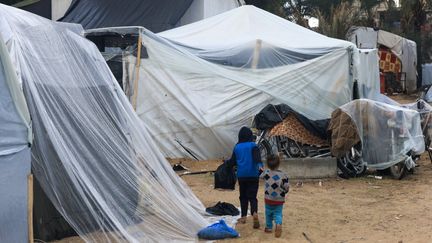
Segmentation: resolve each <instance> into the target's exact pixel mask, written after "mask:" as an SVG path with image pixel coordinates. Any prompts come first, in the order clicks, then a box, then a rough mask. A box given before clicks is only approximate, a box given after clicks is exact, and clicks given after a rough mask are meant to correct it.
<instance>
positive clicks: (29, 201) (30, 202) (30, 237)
mask: <svg viewBox="0 0 432 243" xmlns="http://www.w3.org/2000/svg"><path fill="white" fill-rule="evenodd" d="M27 195H28V198H27V221H28V241H29V243H34V239H33V175H32V174H30V175H28V177H27Z"/></svg>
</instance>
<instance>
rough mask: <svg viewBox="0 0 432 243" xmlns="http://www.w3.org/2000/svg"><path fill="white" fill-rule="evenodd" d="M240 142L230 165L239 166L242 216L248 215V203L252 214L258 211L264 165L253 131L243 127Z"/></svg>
mask: <svg viewBox="0 0 432 243" xmlns="http://www.w3.org/2000/svg"><path fill="white" fill-rule="evenodd" d="M238 139H239V140H238V143H237V144H236V146H235V147H234V151H233V153H232V156H231V159H229V160H227V161H226V163H227V165H228V166H237V179H238V182H239V187H240V207H241V216H242V217H245V216H246V215H247V210H248V205H249V204H250V207H251V214H252V215H253V214H254V213H257V212H258V200H257V193H258V187H259V175H260V169H261V168H262V167H263V163H262V162H261V154H260V151H259V148H258V146H257V145H256V143H255V142H254V141H253V134H252V131H251V130H250V129H249V128H247V127H242V128H241V129H240V132H239V135H238Z"/></svg>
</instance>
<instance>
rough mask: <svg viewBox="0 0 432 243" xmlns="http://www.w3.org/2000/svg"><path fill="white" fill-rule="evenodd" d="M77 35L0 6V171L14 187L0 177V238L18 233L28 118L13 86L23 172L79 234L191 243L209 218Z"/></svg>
mask: <svg viewBox="0 0 432 243" xmlns="http://www.w3.org/2000/svg"><path fill="white" fill-rule="evenodd" d="M77 31H80V32H81V31H83V30H82V28H81V29H80V26H76V25H70V24H68V25H65V24H61V23H55V22H51V21H49V20H46V19H43V18H41V17H39V16H36V15H33V14H29V13H27V12H24V11H22V10H18V9H15V8H12V7H8V6H5V5H1V4H0V37H1V38H2V40H3V41H2V45H3V44H6V47H7V51H4V48H3V46H2V49H0V50H1V51H0V54H1V55H0V56H1V64H2V74H1V75H2V76H0V77H2V78H1V79H0V85H2V88H1V89H0V92H1V93H0V94H1V96H0V99H2V101H6V102H5V103H3V102H2V103H1V105H0V112H1V114H2V115H1V116H0V123H1V125H2V126H1V127H0V134H1V135H2V136H1V138H0V152H1V153H2V154H1V155H0V163H1V166H2V170H1V175H5V173H16V174H15V175H14V176H16V178H13V179H14V180H15V179H16V183H17V184H15V185H13V188H14V189H13V190H11V189H12V186H11V187H10V188H3V187H5V186H8V185H9V183H10V182H3V181H1V182H0V183H1V184H0V185H1V186H2V188H1V191H2V200H1V201H2V202H1V205H2V206H5V207H7V208H2V209H1V213H2V215H1V216H2V217H1V223H2V224H1V225H0V233H1V235H0V239H2V242H3V239H9V236H11V237H13V234H14V232H17V233H16V234H18V232H19V233H20V236H21V237H25V234H27V233H26V232H27V227H25V228H24V226H23V225H24V224H25V223H26V221H25V219H23V217H24V215H26V213H25V212H24V211H23V210H26V207H25V206H26V205H25V204H26V201H25V199H26V196H25V194H24V191H25V186H26V185H25V181H23V180H25V176H26V175H27V174H28V172H29V151H28V144H29V140H28V138H29V131H28V127H29V125H28V124H29V119H28V115H26V114H27V113H26V110H25V106H24V105H23V104H24V101H23V99H22V93H20V89H19V88H17V85H18V84H19V83H22V85H23V86H24V93H25V98H26V101H27V104H28V108H29V111H30V116H31V118H32V122H33V132H34V141H33V147H32V161H31V162H32V171H33V173H34V175H35V178H36V179H37V181H38V182H39V183H40V185H41V187H42V188H43V190H44V192H45V193H46V194H47V196H48V198H49V200H50V202H51V203H52V204H53V205H54V206H55V208H56V209H57V210H58V211H59V212H60V214H61V215H62V216H63V217H64V218H65V219H66V221H67V222H68V223H69V224H70V225H71V226H72V227H73V229H74V230H75V231H76V232H77V233H78V234H79V235H80V236H81V237H82V238H83V239H84V240H86V241H91V242H124V241H126V242H149V241H155V242H166V241H171V240H172V241H186V240H187V241H191V240H194V239H195V238H196V234H197V232H198V231H199V230H200V229H202V228H203V227H205V226H206V225H207V224H208V222H207V220H206V219H205V218H204V217H203V216H202V214H203V213H204V210H205V209H204V207H203V205H202V204H201V202H200V201H199V200H198V199H197V198H196V197H195V196H194V194H193V193H192V191H191V190H190V188H189V187H188V186H187V185H186V184H185V182H184V181H182V180H181V179H180V178H179V177H178V176H177V175H176V174H175V173H174V171H173V170H172V168H171V166H170V165H169V163H168V162H167V161H166V159H165V158H164V156H163V155H162V154H161V153H160V152H159V150H158V148H157V146H156V144H155V141H154V140H153V139H152V138H151V137H150V134H149V133H148V130H147V128H146V127H144V126H143V124H142V122H141V121H140V119H139V118H138V116H137V115H136V113H135V112H134V111H133V109H132V107H131V105H130V103H129V101H128V100H127V99H126V97H125V95H124V93H123V92H122V91H121V87H120V86H119V85H118V84H117V82H116V80H115V78H114V76H113V75H112V73H111V72H110V70H109V68H108V66H107V64H106V62H105V60H104V59H103V57H102V56H101V54H100V53H99V52H98V50H97V49H96V47H95V46H94V44H93V43H91V42H89V41H88V40H86V39H84V38H83V37H82V36H80V35H78V34H77V33H76V32H77ZM9 57H10V59H11V63H12V65H9V61H8V58H9ZM5 70H6V71H5ZM15 74H17V75H18V80H14V77H13V75H15ZM5 80H6V81H5ZM7 90H9V92H8V91H7ZM20 97H21V98H20ZM3 125H6V126H7V128H8V131H5V130H4V129H3V128H4V127H3ZM3 136H5V137H6V138H10V139H4V137H3ZM20 163H22V164H20ZM15 166H16V168H14V167H15ZM8 170H9V171H10V172H8ZM10 176H11V175H10V174H8V177H7V178H9V177H10ZM2 179H3V177H2ZM3 193H4V194H3ZM9 195H10V196H11V198H7V197H8V196H9ZM14 199H16V200H17V201H15V200H14ZM9 200H14V202H15V204H14V205H12V204H11V203H10V201H9ZM6 210H7V213H6ZM15 210H16V211H15ZM34 210H35V211H37V210H39V209H38V208H35V209H34ZM3 216H4V217H3ZM39 223H44V224H45V226H48V225H49V224H50V223H52V222H35V224H39ZM11 227H16V228H14V229H11ZM7 229H10V230H9V231H8V232H6V230H7ZM23 235H24V236H23ZM6 237H8V238H6ZM12 239H13V240H12V242H23V240H22V238H19V239H18V238H12ZM15 239H17V240H15Z"/></svg>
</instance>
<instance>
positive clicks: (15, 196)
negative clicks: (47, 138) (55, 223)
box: [0, 36, 32, 242]
mask: <svg viewBox="0 0 432 243" xmlns="http://www.w3.org/2000/svg"><path fill="white" fill-rule="evenodd" d="M31 136H32V133H31V129H30V115H29V113H28V110H27V106H26V103H25V99H24V95H23V94H22V91H21V89H20V87H19V84H18V82H17V78H16V74H15V70H14V69H13V68H12V64H11V62H10V58H9V55H8V53H7V50H6V46H5V45H4V42H3V40H2V38H1V36H0V195H1V200H0V242H26V241H27V240H28V227H27V226H28V223H27V189H28V186H27V176H28V175H29V174H30V148H29V143H30V142H31V140H30V139H31ZM17 229H19V230H17Z"/></svg>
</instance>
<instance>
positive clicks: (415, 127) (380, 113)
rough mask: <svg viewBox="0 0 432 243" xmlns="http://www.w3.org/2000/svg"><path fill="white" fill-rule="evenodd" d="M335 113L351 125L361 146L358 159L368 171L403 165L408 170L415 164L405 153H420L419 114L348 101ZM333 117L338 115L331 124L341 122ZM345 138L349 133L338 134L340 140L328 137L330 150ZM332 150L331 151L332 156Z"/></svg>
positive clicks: (388, 106) (366, 102) (374, 102)
mask: <svg viewBox="0 0 432 243" xmlns="http://www.w3.org/2000/svg"><path fill="white" fill-rule="evenodd" d="M339 109H340V110H341V111H342V112H343V113H345V114H347V115H348V116H349V117H350V118H351V120H352V122H354V123H355V125H356V128H357V134H358V136H359V138H360V140H361V144H362V159H363V161H364V162H365V163H366V164H367V166H368V167H369V168H374V169H386V168H389V167H390V166H392V165H394V164H397V163H400V162H405V165H406V166H407V167H408V168H409V169H410V168H412V167H413V166H414V165H415V164H414V161H413V160H412V159H411V156H409V155H408V153H409V152H412V154H421V153H423V152H424V149H425V144H424V140H423V132H422V128H421V122H420V114H419V113H418V112H417V111H415V110H413V109H408V108H403V107H401V106H395V105H389V104H385V103H381V102H377V101H372V100H367V99H359V100H354V101H351V102H349V103H347V104H345V105H343V106H341V107H340V108H339ZM334 114H338V115H337V116H333V117H332V123H335V122H334V120H339V119H341V114H342V113H341V112H338V110H336V111H335V112H334ZM346 122H347V121H345V123H346ZM343 125H345V124H341V125H340V126H341V127H342V126H343ZM347 127H349V126H347ZM332 129H337V128H335V127H333V128H332ZM347 134H351V131H344V132H339V135H340V137H332V140H336V141H332V143H333V146H335V145H338V142H337V140H339V139H346V138H344V137H343V136H345V135H347ZM346 141H348V140H346ZM352 145H354V144H352ZM336 150H337V149H336V148H332V151H333V152H334V151H336Z"/></svg>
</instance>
